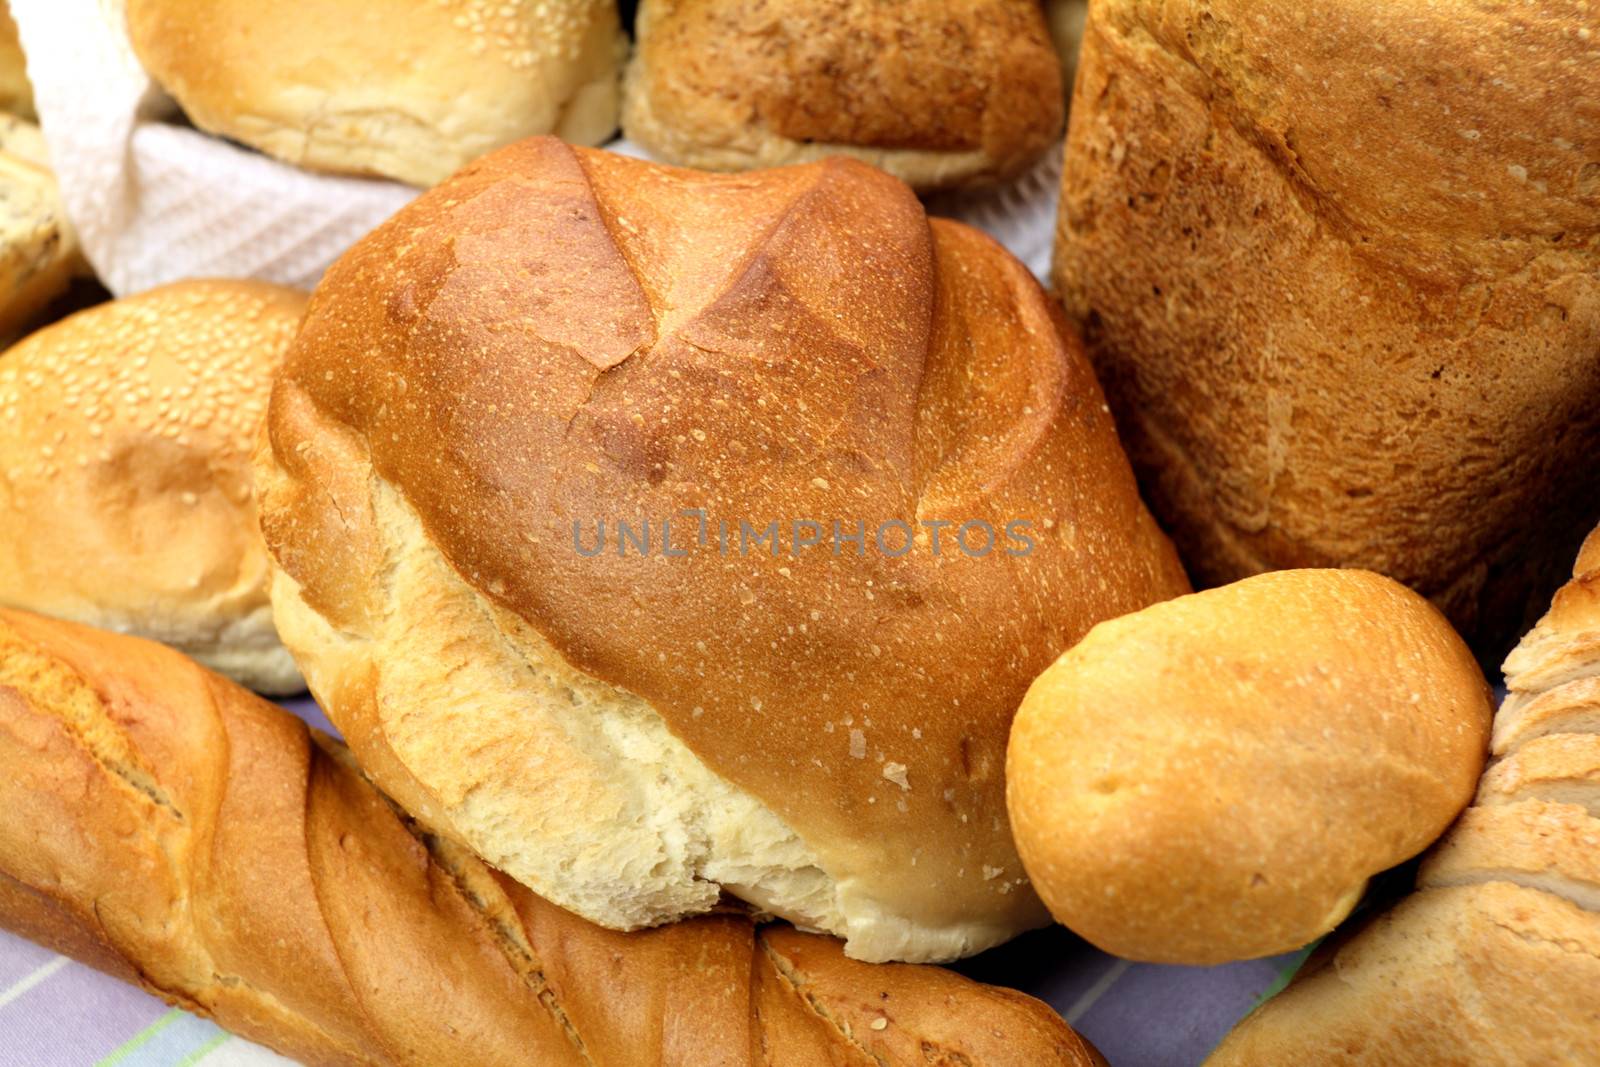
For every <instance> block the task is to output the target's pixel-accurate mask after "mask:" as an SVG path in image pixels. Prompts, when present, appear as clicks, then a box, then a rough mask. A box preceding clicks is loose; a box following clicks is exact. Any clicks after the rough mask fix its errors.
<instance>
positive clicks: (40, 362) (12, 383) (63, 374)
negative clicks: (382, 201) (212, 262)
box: [0, 281, 306, 693]
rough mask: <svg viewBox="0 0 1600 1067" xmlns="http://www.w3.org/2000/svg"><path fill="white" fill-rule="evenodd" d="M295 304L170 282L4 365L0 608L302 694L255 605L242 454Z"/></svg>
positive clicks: (0, 367)
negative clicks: (123, 637)
mask: <svg viewBox="0 0 1600 1067" xmlns="http://www.w3.org/2000/svg"><path fill="white" fill-rule="evenodd" d="M305 299H306V298H305V294H304V293H300V292H297V291H295V290H292V289H285V288H282V287H279V286H275V285H267V284H264V283H260V282H238V281H192V282H178V283H176V284H173V285H168V286H163V287H162V288H159V289H153V290H150V291H149V292H146V293H141V294H139V295H137V296H132V297H128V298H126V299H123V300H117V301H112V302H110V303H106V304H100V305H98V306H95V307H92V308H88V309H87V310H84V311H80V312H78V313H77V314H75V315H72V316H70V317H68V318H66V319H63V320H62V321H60V322H58V323H55V324H54V325H51V326H48V327H46V328H45V329H43V330H40V331H39V332H37V333H35V334H33V335H32V336H30V337H28V338H27V339H26V340H24V341H22V342H21V343H19V344H17V345H15V346H13V347H12V348H11V349H10V350H9V351H7V352H6V353H5V354H4V355H0V473H3V477H0V604H8V605H10V606H12V607H23V608H28V609H30V610H33V611H40V612H44V613H45V614H48V615H55V616H57V617H60V618H67V619H75V620H77V621H79V622H85V623H89V624H91V625H95V626H103V627H106V628H108V629H112V630H120V631H125V632H131V633H137V634H142V635H143V636H146V637H152V638H155V639H157V640H160V641H165V642H167V643H168V644H171V645H173V646H175V647H177V648H179V649H182V650H183V651H185V652H188V653H189V654H190V655H193V656H195V657H196V658H198V659H200V660H201V661H202V662H205V663H206V664H208V665H209V666H212V667H214V668H215V669H217V670H220V671H222V672H223V673H225V674H228V675H230V676H231V677H233V678H236V679H238V680H240V681H242V682H244V683H246V684H247V685H250V686H251V687H252V688H255V689H259V690H261V691H263V692H270V693H292V692H296V691H298V690H300V689H301V688H302V687H303V686H302V683H301V681H300V675H299V672H298V671H297V670H296V669H295V665H294V662H293V660H292V659H290V657H289V654H288V653H287V652H286V651H284V648H283V646H282V645H281V644H280V643H279V642H278V639H277V635H276V633H275V631H274V629H273V626H272V615H271V609H270V607H269V605H268V603H267V559H266V552H265V551H264V549H263V546H262V543H261V535H260V532H259V528H258V520H257V517H256V506H255V501H254V497H253V495H252V492H251V471H250V453H251V449H252V448H253V446H254V443H255V439H256V433H257V431H258V430H259V429H260V426H261V418H262V416H263V414H264V413H265V411H266V406H267V396H268V393H269V391H270V389H271V375H272V372H273V370H274V369H275V368H276V367H277V366H278V363H279V362H280V361H281V360H282V358H283V354H284V352H285V350H286V349H287V348H288V346H289V340H290V338H291V337H292V336H293V335H294V331H295V328H296V326H297V325H298V323H299V321H300V313H301V311H302V310H303V309H304V307H305Z"/></svg>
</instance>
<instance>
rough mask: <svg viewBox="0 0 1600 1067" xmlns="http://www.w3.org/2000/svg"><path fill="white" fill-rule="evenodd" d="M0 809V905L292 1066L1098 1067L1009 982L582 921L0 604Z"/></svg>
mask: <svg viewBox="0 0 1600 1067" xmlns="http://www.w3.org/2000/svg"><path fill="white" fill-rule="evenodd" d="M0 808H3V809H4V810H5V812H6V818H5V819H4V820H3V821H0V925H3V926H5V927H7V928H9V929H12V930H15V931H18V932H20V933H22V934H23V935H25V936H28V937H31V938H33V939H35V940H37V941H40V942H42V943H44V944H47V945H49V946H51V947H53V948H56V949H58V950H60V951H62V952H65V953H67V954H69V955H72V956H74V957H76V958H78V959H80V960H83V961H84V962H86V963H88V964H90V965H92V966H95V967H98V968H100V969H101V970H103V971H106V972H107V973H110V974H113V975H116V976H118V977H120V978H123V979H125V980H127V981H130V982H134V983H136V984H138V985H141V986H143V987H144V988H146V989H148V990H150V991H152V992H154V993H156V994H158V995H159V996H161V997H163V998H164V999H166V1000H168V1001H169V1002H171V1003H173V1004H176V1005H178V1006H180V1007H183V1008H186V1009H188V1010H191V1011H196V1012H199V1013H201V1014H204V1015H209V1016H212V1017H214V1018H215V1019H216V1020H217V1021H218V1022H219V1023H221V1024H222V1025H224V1026H226V1027H228V1028H229V1029H231V1030H234V1031H236V1032H238V1033H240V1034H243V1035H245V1036H247V1037H250V1038H252V1039H254V1040H257V1041H261V1042H263V1043H265V1044H268V1045H271V1046H272V1047H274V1048H276V1049H279V1050H280V1051H282V1052H284V1053H286V1054H288V1055H290V1056H294V1057H296V1058H298V1059H301V1060H303V1061H304V1062H306V1063H308V1064H318V1065H321V1064H328V1065H358V1064H359V1065H377V1064H408V1065H416V1067H436V1065H441V1064H467V1063H471V1064H476V1065H484V1067H493V1065H500V1064H504V1065H508V1067H509V1065H522V1067H525V1065H528V1064H538V1065H540V1067H559V1065H564V1064H572V1065H574V1067H577V1065H583V1067H607V1065H611V1067H636V1065H641V1064H658V1065H666V1064H681V1065H684V1067H690V1065H700V1064H730V1065H732V1064H749V1065H751V1067H754V1065H757V1064H782V1065H785V1067H789V1065H799V1067H804V1065H809V1064H817V1065H822V1064H869V1063H879V1064H885V1063H888V1064H921V1063H926V1062H929V1059H930V1057H932V1058H933V1059H934V1060H935V1061H936V1062H941V1063H967V1064H974V1065H983V1064H989V1065H1016V1067H1034V1065H1056V1067H1090V1065H1092V1064H1097V1063H1100V1062H1102V1061H1101V1060H1100V1059H1099V1057H1098V1055H1097V1054H1096V1053H1095V1052H1094V1051H1093V1050H1092V1048H1090V1047H1089V1046H1088V1045H1087V1044H1086V1043H1085V1042H1084V1041H1083V1040H1082V1039H1081V1038H1079V1037H1078V1036H1077V1035H1076V1034H1074V1033H1073V1032H1072V1030H1071V1029H1070V1028H1068V1026H1067V1025H1066V1024H1065V1023H1064V1022H1062V1021H1061V1019H1060V1017H1059V1016H1057V1015H1056V1014H1055V1013H1054V1012H1052V1011H1051V1010H1050V1009H1049V1008H1048V1007H1046V1006H1045V1005H1044V1004H1041V1003H1039V1002H1038V1001H1035V1000H1033V999H1031V998H1029V997H1026V996H1023V995H1022V994H1020V993H1015V992H1012V991H1010V990H1004V989H996V988H991V987H988V986H983V985H979V984H977V983H975V982H971V981H969V980H967V979H965V978H962V977H960V976H958V975H955V974H952V973H950V972H948V971H942V970H939V969H936V968H931V967H917V966H911V965H904V964H899V965H895V964H891V965H884V966H873V965H870V964H864V963H857V962H855V961H852V960H847V959H845V958H844V956H843V955H842V953H841V952H840V948H839V944H838V943H837V942H835V941H833V940H831V939H829V938H823V937H816V936H812V935H807V934H801V933H797V932H795V931H794V930H792V929H788V928H786V927H768V928H762V929H759V930H758V929H757V928H756V927H754V926H753V925H752V924H751V922H750V920H749V919H748V918H746V917H745V916H744V915H742V914H734V913H724V914H717V915H712V916H707V917H704V918H700V919H696V920H694V921H692V922H687V923H682V924H679V925H676V926H671V927H666V928H663V929H660V930H652V931H647V932H644V933H638V934H620V933H614V932H611V931H608V930H603V929H600V928H598V927H595V926H591V925H589V924H588V923H585V922H584V921H582V920H581V919H578V918H577V917H575V916H573V915H571V914H569V913H567V912H564V911H562V910H560V909H559V908H556V907H554V906H553V905H551V904H548V903H546V902H545V901H543V900H541V899H539V898H538V897H536V896H534V895H533V894H532V893H530V892H528V891H527V890H525V889H523V888H522V887H520V886H518V885H517V884H516V883H514V882H511V881H510V880H509V879H506V878H504V877H502V876H500V875H498V874H496V873H494V872H492V871H491V870H489V869H488V868H487V867H485V866H484V865H483V864H482V863H480V862H478V861H477V860H476V859H474V858H473V857H471V856H470V855H469V854H467V853H466V852H465V851H463V850H462V849H459V848H457V847H454V846H452V845H449V844H447V843H445V842H442V841H439V840H438V839H436V838H433V837H430V836H428V835H427V834H424V833H422V832H420V831H419V830H418V829H417V827H416V826H415V824H413V823H412V822H410V821H409V820H407V819H405V818H404V817H402V816H401V815H399V814H397V812H396V810H395V809H394V807H393V806H392V805H390V804H389V803H388V802H387V801H386V800H385V799H384V798H383V797H382V796H381V795H379V794H378V792H377V791H376V790H375V789H373V788H372V786H370V785H369V784H368V783H367V781H366V780H365V779H364V778H363V777H362V776H361V775H360V773H359V772H358V771H357V770H356V769H355V767H354V765H353V764H352V763H351V761H350V758H349V753H348V752H347V751H346V750H345V749H344V748H343V747H342V746H340V745H338V744H337V743H335V742H333V741H330V740H329V739H327V738H325V737H322V736H318V735H313V734H310V733H308V731H307V730H306V728H305V726H304V725H303V724H301V723H300V721H299V720H297V719H295V718H294V717H293V716H291V715H289V714H288V713H286V712H284V711H283V710H281V709H279V708H276V707H274V706H272V705H271V704H268V703H266V702H265V701H262V700H260V699H259V698H256V697H254V696H252V695H250V694H249V693H247V692H245V691H244V690H242V689H240V688H238V687H237V686H234V685H233V684H231V683H229V682H227V681H225V680H224V679H222V678H220V677H218V676H216V675H213V674H211V673H209V672H207V671H205V670H204V669H202V668H200V667H198V666H197V665H196V664H194V663H193V662H191V661H189V660H187V659H185V658H184V657H183V656H181V655H179V654H178V653H176V652H173V651H171V650H169V649H167V648H164V647H162V646H159V645H156V644H152V643H150V642H147V641H143V640H140V639H137V638H130V637H123V636H119V635H114V634H110V633H105V632H102V631H97V630H91V629H89V628H86V627H82V626H77V625H74V624H70V623H63V622H57V621H53V620H48V619H44V618H42V617H40V616H35V615H29V614H26V613H22V612H13V611H3V610H0Z"/></svg>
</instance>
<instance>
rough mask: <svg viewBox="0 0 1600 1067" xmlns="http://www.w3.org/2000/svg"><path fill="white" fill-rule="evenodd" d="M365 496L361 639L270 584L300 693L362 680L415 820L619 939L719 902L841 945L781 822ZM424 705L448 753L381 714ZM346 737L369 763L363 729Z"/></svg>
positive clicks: (813, 864) (799, 845) (832, 900)
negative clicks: (371, 543) (301, 672)
mask: <svg viewBox="0 0 1600 1067" xmlns="http://www.w3.org/2000/svg"><path fill="white" fill-rule="evenodd" d="M372 485H373V498H372V499H373V505H374V511H375V514H376V518H377V521H378V525H379V528H380V529H381V531H382V533H383V536H384V539H385V544H386V548H387V560H386V562H387V567H388V571H387V574H386V576H385V577H386V580H385V582H384V584H383V593H384V594H385V596H386V598H387V607H388V610H387V611H383V612H381V613H380V614H378V615H377V616H376V618H375V621H374V627H373V632H372V633H371V634H370V635H356V634H351V633H346V632H340V631H337V630H336V629H335V628H334V627H332V626H331V625H330V624H329V623H328V621H327V620H326V619H324V618H323V617H322V616H321V615H320V614H318V613H317V612H316V611H314V610H312V609H311V608H310V607H309V606H307V605H306V603H305V602H304V600H303V599H301V597H300V595H299V592H298V588H297V586H296V584H295V582H294V581H293V579H291V578H289V577H288V576H287V575H285V574H283V573H282V572H279V573H278V574H277V575H276V577H275V580H274V582H273V587H272V592H273V603H274V607H275V610H276V613H277V619H278V624H279V626H280V628H281V633H282V636H283V639H284V640H285V641H286V642H287V643H288V645H289V646H290V647H291V648H292V649H294V650H295V651H296V653H297V654H298V656H299V660H300V663H301V665H302V667H303V668H304V669H305V671H306V674H307V680H308V682H309V683H310V685H311V688H312V691H313V692H316V693H324V692H330V691H332V690H333V689H334V688H336V687H338V686H341V685H343V684H344V680H343V679H344V678H348V677H354V676H358V675H359V674H360V673H361V672H365V671H368V670H371V671H372V677H373V679H374V681H373V683H372V684H373V685H374V686H375V688H376V693H375V697H376V705H377V707H378V709H379V710H378V713H377V714H378V718H379V721H378V722H377V723H375V724H373V725H374V727H375V728H376V729H377V730H379V731H381V733H382V741H383V743H384V744H386V745H387V746H388V747H389V748H390V749H391V750H392V752H393V754H394V755H395V756H396V757H398V759H399V761H400V763H402V764H403V765H404V767H405V773H408V774H409V776H410V777H411V778H412V779H413V780H414V781H415V782H416V783H417V786H418V788H419V789H420V790H421V791H422V792H423V794H425V800H426V803H424V804H422V805H420V806H419V807H420V808H421V810H420V811H418V814H419V815H420V816H421V817H422V818H423V819H424V820H425V821H430V822H434V823H437V824H438V825H436V827H435V828H436V829H438V830H440V831H441V832H444V833H447V834H450V835H452V836H454V837H457V838H459V839H460V840H461V841H463V842H464V843H465V844H467V845H468V846H470V847H471V848H472V849H474V850H475V851H476V852H478V853H479V854H480V855H482V856H483V857H484V858H485V859H487V860H488V861H489V862H490V863H492V864H494V865H495V866H497V867H499V868H500V869H501V870H503V871H505V872H506V873H507V874H509V875H510V876H511V877H513V878H515V879H517V880H518V881H520V882H522V883H524V884H525V885H528V886H529V887H531V888H532V889H533V890H534V891H535V892H537V893H539V894H540V895H541V896H545V897H547V898H549V899H550V900H553V901H555V902H556V903H558V904H560V905H562V906H563V907H566V908H568V909H569V910H572V911H576V912H578V913H579V914H582V915H585V916H589V917H594V918H596V919H597V920H598V921H600V922H602V923H604V924H605V925H607V926H612V927H615V928H618V929H635V928H638V927H641V926H647V925H654V924H656V923H659V922H663V921H668V920H671V919H676V918H681V917H683V916H687V915H693V914H696V913H699V912H703V911H706V910H708V909H709V908H711V907H712V906H714V905H715V904H716V903H717V900H718V898H719V896H720V890H721V888H726V889H728V890H729V891H730V892H732V893H734V894H736V895H738V896H740V897H742V898H743V899H745V900H748V901H749V902H750V903H752V904H754V905H756V906H757V907H759V908H761V909H763V910H766V911H770V912H772V913H774V914H778V915H782V916H784V917H785V918H789V919H792V920H793V921H795V922H796V923H798V924H800V925H802V926H806V927H809V928H813V929H820V930H827V931H829V932H832V933H837V934H844V933H845V932H846V931H847V929H848V928H849V922H848V920H847V918H846V917H845V915H844V914H843V913H842V911H841V905H840V903H839V900H838V899H837V898H838V893H837V890H836V887H835V886H834V884H833V882H832V880H831V879H830V878H829V877H828V876H827V875H826V874H825V873H824V872H823V871H822V870H821V869H820V867H819V866H818V863H817V860H816V857H815V856H814V855H813V853H812V852H811V850H810V849H809V848H808V847H807V846H806V845H805V843H804V842H802V841H801V840H800V839H799V838H798V837H797V836H796V835H795V833H794V832H793V831H792V830H791V829H789V827H787V826H786V825H785V824H784V823H783V821H782V820H781V819H779V818H778V816H776V815H775V814H773V812H772V811H771V810H769V809H768V808H767V807H766V806H765V805H763V804H761V803H760V802H759V801H757V800H756V799H755V798H754V797H752V796H750V795H749V794H748V793H746V792H744V791H742V790H739V789H736V788H734V787H733V786H732V785H730V784H729V783H728V782H726V781H725V780H723V779H722V778H720V777H719V776H717V775H716V774H714V773H713V772H711V771H710V770H709V769H707V768H706V767H705V765H704V764H703V763H702V762H701V761H700V760H699V759H698V758H697V757H696V756H694V754H693V753H691V752H690V751H689V749H688V748H687V747H686V746H685V745H684V744H683V743H682V742H681V741H679V740H678V739H677V738H676V737H674V736H673V735H672V733H671V732H670V731H669V730H668V729H667V727H666V725H665V723H663V722H662V720H661V718H660V716H659V715H657V714H656V712H655V711H654V710H652V709H651V708H650V706H649V705H648V704H647V703H646V702H645V701H643V700H641V699H640V698H639V697H637V696H635V695H633V694H631V693H628V692H625V691H624V690H621V689H618V688H616V687H614V686H611V685H607V684H606V683H604V682H600V681H597V680H595V679H593V678H591V677H588V676H586V675H584V674H583V673H581V672H579V671H576V670H574V669H573V668H572V667H571V666H569V665H568V664H567V663H566V662H565V661H564V660H563V659H562V658H561V656H560V655H559V654H558V653H557V652H556V651H555V649H554V648H552V647H551V646H550V644H549V643H548V642H547V641H545V640H544V639H543V638H542V637H540V636H539V635H538V634H537V633H535V632H534V631H532V630H531V629H530V628H528V627H527V626H526V625H525V624H523V623H521V622H520V620H517V619H516V618H514V617H513V616H511V615H509V614H508V613H506V612H504V611H501V610H499V609H498V608H496V607H494V606H493V605H492V604H490V603H489V602H488V601H486V600H485V599H484V598H483V597H482V596H480V595H479V594H478V593H477V592H476V591H474V590H473V589H472V588H471V587H470V586H469V585H467V584H466V583H465V582H463V581H462V580H461V578H460V576H458V575H457V574H456V572H455V571H454V570H452V569H451V567H450V566H449V564H447V563H446V562H445V560H444V559H443V557H441V556H440V554H439V552H438V550H437V549H436V548H435V547H434V546H433V544H432V542H431V541H429V539H428V538H427V535H426V533H425V531H424V528H423V526H422V524H421V523H420V522H419V521H418V520H417V518H416V517H415V515H414V514H413V513H412V512H411V510H410V508H409V507H408V506H407V505H406V503H405V502H404V501H403V500H402V499H401V497H400V494H399V493H398V492H397V491H396V490H395V489H394V488H393V487H392V486H390V485H388V484H387V483H385V482H383V481H382V480H381V479H377V478H374V479H373V480H372ZM400 604H405V605H407V609H406V611H405V612H401V611H400V610H399V607H398V606H399V605H400ZM414 619H427V620H430V621H429V623H428V624H426V625H411V624H410V620H414ZM378 662H381V663H383V664H384V667H383V668H382V669H381V670H378V669H377V668H375V667H374V666H372V665H373V664H375V663H378ZM391 694H404V695H405V700H404V701H397V700H390V699H388V697H389V695H391ZM419 707H420V708H438V707H451V708H453V709H454V714H453V716H452V723H453V728H452V729H451V730H450V731H448V732H447V733H448V739H449V744H447V745H446V744H442V743H441V740H442V739H443V738H444V737H445V736H446V733H444V732H441V731H440V730H439V729H438V724H437V721H436V720H435V719H433V718H430V717H428V716H423V715H407V714H404V713H403V712H401V713H397V714H390V713H389V710H388V709H390V708H419ZM349 740H350V741H351V742H352V746H353V747H354V748H355V750H356V752H357V753H358V755H363V756H364V755H365V752H366V751H367V750H368V749H369V746H368V745H366V744H364V743H363V738H362V737H361V736H360V732H359V731H355V732H353V736H351V737H350V738H349ZM464 754H470V755H471V758H463V755H464Z"/></svg>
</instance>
